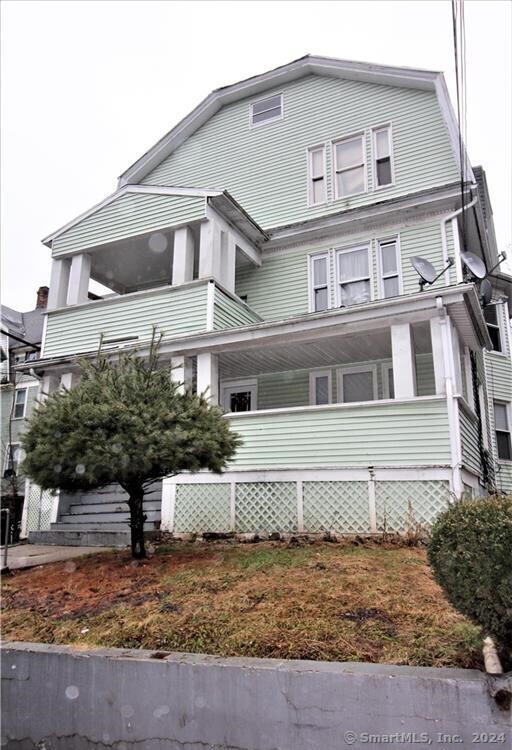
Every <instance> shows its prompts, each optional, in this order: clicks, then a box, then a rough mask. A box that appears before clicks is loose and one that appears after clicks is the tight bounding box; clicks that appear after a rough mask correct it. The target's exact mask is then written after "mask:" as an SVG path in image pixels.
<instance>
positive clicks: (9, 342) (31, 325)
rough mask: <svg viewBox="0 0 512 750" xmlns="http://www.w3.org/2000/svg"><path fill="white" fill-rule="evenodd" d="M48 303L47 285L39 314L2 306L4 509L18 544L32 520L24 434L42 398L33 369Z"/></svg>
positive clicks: (40, 292)
mask: <svg viewBox="0 0 512 750" xmlns="http://www.w3.org/2000/svg"><path fill="white" fill-rule="evenodd" d="M47 301H48V287H47V286H42V287H40V288H39V289H38V290H37V300H36V307H35V308H34V310H30V311H29V312H25V313H22V312H18V311H17V310H12V309H11V308H10V307H6V306H5V305H2V307H1V324H2V325H1V333H0V346H1V360H2V361H1V365H0V368H1V370H0V372H1V385H0V399H1V449H2V455H1V459H2V474H1V499H2V507H3V508H4V507H8V508H9V510H10V513H11V527H12V529H13V533H12V537H13V539H14V540H17V537H18V536H19V532H20V530H21V531H22V532H23V531H25V530H26V529H24V528H22V526H26V525H27V523H28V520H29V519H28V516H27V514H28V511H29V508H28V500H29V498H28V497H26V495H27V492H28V491H29V490H30V486H29V484H28V483H27V482H26V481H25V478H24V477H23V474H22V472H21V471H20V458H21V455H22V454H21V446H20V436H21V434H22V432H23V431H24V430H25V428H26V423H27V419H28V418H29V417H30V415H31V413H32V410H33V408H34V404H35V403H36V400H37V397H38V395H39V389H40V380H39V379H38V377H37V376H34V375H33V374H31V372H30V370H31V368H32V366H33V363H34V362H35V360H36V359H37V358H38V357H39V355H40V348H41V341H42V337H43V325H44V320H45V316H44V312H45V310H46V305H47ZM22 363H23V364H25V365H26V366H25V369H24V370H23V371H19V370H16V369H15V368H16V366H17V365H19V364H22ZM37 491H38V488H36V493H35V494H34V492H32V494H33V496H34V497H33V499H34V500H35V501H36V506H37V507H36V506H34V508H33V509H32V510H33V515H34V519H32V521H33V523H32V524H31V528H34V529H37V528H41V518H40V512H39V511H40V507H39V504H38V502H37V501H38V499H39V500H40V491H39V494H38V495H37ZM36 495H37V497H36ZM23 511H25V513H24V516H25V518H24V524H22V516H23ZM3 520H4V519H3ZM42 520H43V527H46V528H49V524H50V516H49V515H48V518H47V519H46V521H47V523H45V519H44V518H43V519H42ZM2 529H3V527H2ZM2 539H3V535H2Z"/></svg>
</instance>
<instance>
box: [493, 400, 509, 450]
mask: <svg viewBox="0 0 512 750" xmlns="http://www.w3.org/2000/svg"><path fill="white" fill-rule="evenodd" d="M496 406H503V407H504V409H505V419H506V420H507V429H506V430H498V428H497V427H496ZM492 422H493V428H494V442H495V444H496V461H497V462H498V463H500V464H510V463H511V462H512V402H511V401H507V400H506V399H502V398H494V397H493V399H492ZM498 432H501V433H504V434H508V442H509V449H510V452H511V458H502V457H500V454H499V446H498V436H497V433H498Z"/></svg>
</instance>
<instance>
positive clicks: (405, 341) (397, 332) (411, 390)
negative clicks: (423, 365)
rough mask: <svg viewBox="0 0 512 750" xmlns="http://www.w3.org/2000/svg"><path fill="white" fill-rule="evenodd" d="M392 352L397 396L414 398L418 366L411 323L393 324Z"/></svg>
mask: <svg viewBox="0 0 512 750" xmlns="http://www.w3.org/2000/svg"><path fill="white" fill-rule="evenodd" d="M391 353H392V357H393V381H394V385H395V398H412V397H414V396H415V395H416V367H415V364H414V347H413V341H412V331H411V326H410V324H409V323H399V324H397V325H393V326H391Z"/></svg>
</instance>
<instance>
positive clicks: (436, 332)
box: [430, 318, 446, 396]
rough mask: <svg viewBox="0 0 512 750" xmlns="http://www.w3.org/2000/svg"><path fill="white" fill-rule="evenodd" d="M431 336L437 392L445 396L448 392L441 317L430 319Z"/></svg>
mask: <svg viewBox="0 0 512 750" xmlns="http://www.w3.org/2000/svg"><path fill="white" fill-rule="evenodd" d="M430 338H431V341H432V359H433V361H434V378H435V384H436V394H437V395H438V396H443V395H444V394H445V393H446V374H445V367H444V353H443V338H442V335H441V324H440V321H439V318H431V319H430Z"/></svg>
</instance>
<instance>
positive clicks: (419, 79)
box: [118, 55, 471, 187]
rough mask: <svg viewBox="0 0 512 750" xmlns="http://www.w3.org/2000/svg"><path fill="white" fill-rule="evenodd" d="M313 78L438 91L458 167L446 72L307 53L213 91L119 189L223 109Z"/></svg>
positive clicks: (136, 166)
mask: <svg viewBox="0 0 512 750" xmlns="http://www.w3.org/2000/svg"><path fill="white" fill-rule="evenodd" d="M312 74H313V75H320V76H328V77H334V78H343V79H347V80H353V81H362V82H368V83H377V84H379V83H380V84H384V85H387V86H396V87H402V88H413V89H420V90H423V91H435V93H436V95H437V99H438V101H439V105H440V109H441V112H442V115H443V118H444V121H445V123H446V126H447V129H448V133H449V135H450V139H451V142H452V147H453V152H454V157H455V159H456V160H457V163H458V164H460V150H459V142H458V138H459V129H458V125H457V120H456V117H455V113H454V111H453V108H452V106H451V103H450V99H449V96H448V91H447V88H446V83H445V80H444V76H443V74H442V73H440V72H437V71H431V70H421V69H417V68H405V67H394V66H390V65H376V64H373V63H363V62H354V61H352V60H338V59H336V58H331V57H320V56H317V55H305V56H304V57H301V58H299V59H298V60H293V61H292V62H290V63H288V64H287V65H282V66H280V67H278V68H274V69H273V70H269V71H267V72H266V73H262V74H261V75H257V76H253V77H251V78H246V79H245V80H242V81H238V82H237V83H233V84H231V85H229V86H223V87H221V88H218V89H215V90H214V91H212V92H211V94H209V95H208V96H207V97H206V98H205V99H203V101H202V102H200V104H198V105H197V107H196V108H195V109H193V110H192V112H190V114H188V115H187V116H186V117H185V118H184V119H183V120H181V121H180V122H179V123H178V124H177V125H176V126H175V127H174V128H172V130H170V131H169V132H168V133H167V134H166V135H164V137H163V138H161V139H160V140H159V141H158V142H157V143H155V145H154V146H152V148H150V149H149V151H146V153H145V154H144V155H143V156H141V157H140V159H138V160H137V161H136V162H134V163H133V164H132V165H131V166H130V167H128V169H127V170H126V171H125V172H123V174H122V175H120V177H119V183H118V185H119V187H122V186H123V185H126V184H127V183H138V182H141V181H142V180H143V179H144V177H146V175H148V174H149V172H151V171H152V170H153V169H154V168H155V167H156V166H157V165H158V164H160V162H161V161H162V160H163V159H165V158H166V157H168V156H169V155H170V154H171V153H172V152H173V151H175V150H176V149H177V148H178V147H179V146H180V145H181V144H182V143H183V142H184V141H185V140H187V138H189V137H190V136H191V135H192V134H193V133H195V132H196V131H197V130H198V129H199V128H200V127H201V126H202V125H204V124H205V122H207V121H208V120H209V119H210V118H211V117H212V116H213V115H214V114H215V113H216V112H218V111H219V110H220V109H221V107H223V106H224V105H226V104H231V103H232V102H235V101H238V100H240V99H245V98H246V97H248V96H254V95H258V94H261V93H262V92H264V91H267V90H268V89H271V88H274V87H275V86H279V85H282V84H285V83H288V82H290V81H294V80H296V79H298V78H302V77H303V76H306V75H312ZM467 170H468V171H467V174H468V175H471V167H470V165H469V162H468V164H467Z"/></svg>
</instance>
